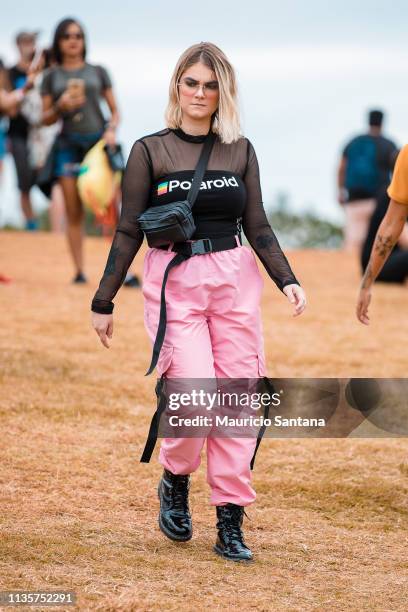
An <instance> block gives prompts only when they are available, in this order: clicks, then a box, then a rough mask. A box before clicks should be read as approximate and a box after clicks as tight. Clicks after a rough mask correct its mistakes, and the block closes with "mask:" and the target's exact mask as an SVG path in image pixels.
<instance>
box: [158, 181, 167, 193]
mask: <svg viewBox="0 0 408 612" xmlns="http://www.w3.org/2000/svg"><path fill="white" fill-rule="evenodd" d="M168 188H169V182H168V181H165V182H164V183H160V185H159V186H158V187H157V195H158V196H161V195H163V194H165V193H167V191H168Z"/></svg>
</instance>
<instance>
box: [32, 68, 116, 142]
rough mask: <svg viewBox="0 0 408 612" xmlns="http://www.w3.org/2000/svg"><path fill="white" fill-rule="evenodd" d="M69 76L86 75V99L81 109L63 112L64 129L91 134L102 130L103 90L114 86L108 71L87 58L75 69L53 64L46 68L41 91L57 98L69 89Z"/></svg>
mask: <svg viewBox="0 0 408 612" xmlns="http://www.w3.org/2000/svg"><path fill="white" fill-rule="evenodd" d="M69 79H83V81H84V82H85V95H86V102H85V104H84V105H83V106H82V107H81V108H79V109H78V110H75V111H72V112H69V113H64V114H62V122H63V125H62V132H63V133H64V134H71V133H73V132H76V133H81V134H92V133H95V132H99V131H101V130H103V127H104V124H105V118H104V115H103V112H102V109H101V101H102V94H103V92H104V91H106V90H107V89H109V88H110V87H112V82H111V79H110V77H109V74H108V72H107V71H106V69H105V68H103V67H102V66H94V65H92V64H88V63H87V62H85V64H84V66H83V67H82V68H77V69H76V70H66V69H65V68H62V66H53V67H52V68H48V69H47V70H46V71H45V72H44V76H43V80H42V83H41V95H50V96H51V97H52V99H53V101H54V102H56V101H57V100H58V98H59V97H60V96H61V95H62V94H63V93H64V91H65V90H66V88H67V85H68V81H69Z"/></svg>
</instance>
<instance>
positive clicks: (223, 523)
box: [91, 42, 306, 561]
mask: <svg viewBox="0 0 408 612" xmlns="http://www.w3.org/2000/svg"><path fill="white" fill-rule="evenodd" d="M169 93H170V95H169V101H168V106H167V111H166V124H167V127H166V128H165V129H161V130H160V131H158V132H155V133H153V134H150V135H147V136H144V137H142V138H139V139H138V140H137V141H136V142H135V144H134V145H133V148H132V151H131V153H130V157H129V160H128V163H127V166H126V171H125V175H124V179H123V204H122V211H121V217H120V220H119V223H118V227H117V230H116V234H115V237H114V240H113V243H112V246H111V250H110V253H109V256H108V261H107V265H106V268H105V271H104V274H103V277H102V279H101V282H100V285H99V288H98V291H97V292H96V294H95V297H94V299H93V301H92V306H91V308H92V311H93V315H92V324H93V326H94V329H95V330H96V332H97V334H98V336H99V338H100V340H101V342H102V344H103V345H104V346H106V347H109V342H108V338H112V333H113V317H112V314H111V313H112V311H113V306H114V305H113V302H112V299H113V298H114V297H115V295H116V293H117V291H118V290H119V288H120V286H121V284H122V282H123V279H124V278H125V275H126V271H127V270H128V268H129V265H130V264H131V262H132V260H133V259H134V257H135V255H136V253H137V252H138V250H139V249H140V247H141V245H142V242H143V237H144V233H143V231H142V229H141V227H140V223H139V221H138V218H139V216H140V215H141V214H142V213H143V212H144V211H145V210H146V209H147V208H150V207H152V208H153V212H154V211H157V214H160V208H161V207H162V205H164V207H166V205H170V204H172V203H174V202H177V201H180V200H185V198H186V193H187V191H186V190H188V189H189V188H190V187H191V184H192V183H194V180H195V179H193V176H194V168H195V167H196V166H197V162H198V160H199V159H201V154H202V152H203V150H204V152H206V151H209V149H207V148H206V147H207V146H208V145H209V144H210V145H211V146H212V145H213V148H212V150H211V151H209V159H208V163H207V170H206V172H205V174H204V175H203V179H204V180H203V181H202V182H201V181H200V182H201V185H200V186H201V189H200V188H199V191H198V196H197V200H196V203H195V204H194V208H193V210H192V213H193V217H194V224H195V231H194V233H193V235H192V240H191V241H184V242H183V241H182V242H175V243H170V244H169V245H162V246H158V248H153V247H150V248H148V250H147V253H146V256H145V261H144V275H143V297H144V301H145V325H146V330H147V333H148V334H149V337H150V339H151V341H152V343H153V342H154V339H155V337H156V334H157V332H158V329H159V320H161V316H160V311H161V297H160V296H161V291H162V283H163V278H164V273H165V270H166V268H167V266H168V265H169V263H170V261H172V262H173V261H174V260H175V261H177V259H175V258H179V257H180V255H182V256H183V257H184V256H185V257H186V259H185V260H184V261H182V262H181V263H179V265H177V267H174V268H173V269H172V270H171V272H170V274H169V278H168V289H167V293H166V295H165V301H166V305H167V329H165V336H164V338H165V343H164V344H163V345H162V347H161V350H159V358H158V361H157V370H158V373H159V374H160V376H161V377H163V376H164V377H170V378H176V379H180V378H181V379H190V378H200V379H201V378H204V379H210V380H214V379H218V378H228V379H231V378H233V379H237V378H238V379H240V378H241V379H242V378H252V379H258V378H259V377H264V376H266V372H265V355H264V342H263V333H262V320H261V313H260V299H261V293H262V286H263V279H262V277H261V275H260V273H259V270H258V267H257V263H256V260H255V256H254V253H253V251H252V250H251V249H250V248H249V247H246V246H244V245H242V237H241V230H243V232H244V233H245V235H246V237H247V238H248V241H249V243H250V245H251V246H252V248H253V249H254V251H255V252H256V253H257V255H258V256H259V258H260V260H261V262H262V264H263V266H264V267H265V269H266V270H267V272H268V274H269V276H270V278H271V279H272V280H273V281H274V282H275V283H276V285H277V286H278V288H279V289H280V290H281V291H282V293H283V294H284V295H285V296H286V298H287V299H288V300H289V302H290V303H291V304H292V305H293V308H294V316H297V315H300V314H301V313H302V312H303V310H304V308H305V304H306V300H305V295H304V292H303V289H302V288H301V287H300V286H299V283H298V281H297V280H296V278H295V276H294V274H293V272H292V270H291V267H290V265H289V263H288V261H287V259H286V257H285V255H284V253H283V252H282V250H281V248H280V245H279V242H278V240H277V238H276V236H275V234H274V232H273V230H272V228H271V226H270V225H269V223H268V220H267V217H266V214H265V210H264V207H263V203H262V193H261V187H260V179H259V167H258V161H257V156H256V153H255V150H254V147H253V145H252V143H251V142H250V141H249V140H248V139H247V138H245V137H244V136H243V135H242V134H241V130H240V119H239V109H238V104H237V86H236V77H235V71H234V68H233V67H232V65H231V64H230V62H229V60H228V58H227V57H226V56H225V55H224V53H223V52H222V51H221V49H219V48H218V47H217V46H216V45H214V44H212V43H207V42H203V43H200V44H197V45H193V46H192V47H190V48H189V49H187V50H186V51H185V52H184V53H183V54H182V55H181V57H180V59H179V61H178V63H177V65H176V67H175V70H174V72H173V75H172V78H171V82H170V91H169ZM176 253H177V255H176ZM179 261H180V260H179ZM173 265H174V264H173ZM160 327H161V323H160ZM155 355H156V357H157V353H155ZM156 357H155V358H154V359H153V361H152V364H151V366H150V368H149V371H151V369H152V367H153V365H154V363H155V359H156ZM156 414H157V413H156ZM205 442H207V481H208V483H209V485H210V487H211V505H213V506H215V507H216V516H217V529H218V536H217V541H216V544H215V546H214V550H215V552H216V553H217V554H218V555H220V556H222V557H224V558H226V559H229V560H232V561H240V560H250V559H252V553H251V551H250V549H249V548H248V547H247V546H246V544H245V542H244V540H243V534H242V530H241V526H242V521H243V515H244V508H245V506H247V505H249V504H251V503H252V502H253V501H254V500H255V497H256V493H255V491H254V489H253V488H252V486H251V484H250V480H251V472H250V466H251V461H252V460H253V458H254V452H256V451H255V449H256V448H257V447H256V442H257V440H256V438H253V437H252V438H251V437H245V438H239V437H235V438H234V437H231V438H223V437H216V436H215V437H211V436H208V437H203V436H200V437H192V438H189V437H187V438H186V437H180V438H168V437H165V438H163V440H162V443H161V449H160V455H159V462H160V463H161V464H162V466H163V468H164V471H163V475H162V478H161V480H160V483H159V499H160V511H159V525H160V528H161V530H162V532H163V533H164V534H165V535H166V536H167V537H168V538H170V539H171V540H174V541H178V542H180V541H187V540H189V539H190V538H191V537H192V522H191V515H190V511H189V502H188V494H189V487H190V474H191V473H192V472H194V471H195V470H197V469H198V467H199V465H200V461H201V450H202V448H203V446H204V444H205ZM147 449H148V447H146V449H145V451H147V453H146V457H145V453H143V457H142V459H143V460H146V459H147V460H148V459H149V458H150V452H151V450H152V449H150V451H149V450H147ZM251 458H252V460H251Z"/></svg>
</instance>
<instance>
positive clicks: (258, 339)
mask: <svg viewBox="0 0 408 612" xmlns="http://www.w3.org/2000/svg"><path fill="white" fill-rule="evenodd" d="M237 244H238V247H237V248H234V249H229V250H226V251H218V252H215V253H206V254H205V255H194V256H193V257H191V258H189V259H187V260H186V261H183V262H182V263H181V264H180V265H179V266H177V267H175V268H173V269H172V270H171V271H170V273H169V277H168V281H167V286H166V305H167V327H166V335H165V339H164V343H163V346H162V349H161V352H160V356H159V360H158V363H157V372H158V374H159V375H160V376H161V375H163V374H165V376H168V377H171V378H179V377H180V378H214V377H219V378H258V377H261V376H266V372H265V355H264V346H263V330H262V320H261V312H260V298H261V293H262V289H263V282H264V281H263V278H262V276H261V275H260V273H259V269H258V266H257V263H256V259H255V255H254V254H253V252H252V250H251V249H250V248H248V247H246V246H242V245H241V244H240V242H239V239H238V237H237ZM174 256H175V253H174V252H173V251H170V250H167V251H165V250H161V249H155V248H149V249H148V250H147V253H146V256H145V259H144V266H143V296H144V317H145V326H146V329H147V332H148V334H149V337H150V339H151V341H152V344H153V342H154V339H155V337H156V331H157V327H158V322H159V313H160V291H161V286H162V280H163V274H164V270H165V268H166V266H167V265H168V263H169V261H170V260H171V259H172V258H173V257H174ZM205 440H206V438H163V440H162V443H161V448H160V453H159V462H160V463H161V464H162V465H163V466H164V467H165V468H166V469H168V470H170V471H171V472H173V474H190V473H192V472H194V471H195V470H196V469H197V468H198V467H199V465H200V462H201V456H200V455H201V449H202V448H203V445H204V442H205ZM255 445H256V438H214V437H208V438H207V482H208V484H209V485H210V488H211V499H210V503H211V505H214V506H215V505H224V504H227V503H234V504H238V505H240V506H246V505H248V504H250V503H252V502H253V501H254V500H255V497H256V494H255V491H254V489H253V488H252V486H251V484H250V481H251V470H250V461H251V458H252V455H253V452H254V449H255Z"/></svg>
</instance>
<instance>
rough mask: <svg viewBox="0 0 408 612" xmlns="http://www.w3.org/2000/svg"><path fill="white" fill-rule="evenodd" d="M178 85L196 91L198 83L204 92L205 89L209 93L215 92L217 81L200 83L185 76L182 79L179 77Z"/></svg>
mask: <svg viewBox="0 0 408 612" xmlns="http://www.w3.org/2000/svg"><path fill="white" fill-rule="evenodd" d="M179 85H182V86H184V87H185V88H186V90H188V91H191V92H193V91H197V90H198V88H199V87H200V85H202V87H203V91H204V92H205V91H207V90H208V91H209V92H211V93H215V92H216V91H218V81H208V83H200V82H199V81H196V80H195V79H192V78H190V77H185V78H184V79H180V81H179Z"/></svg>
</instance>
